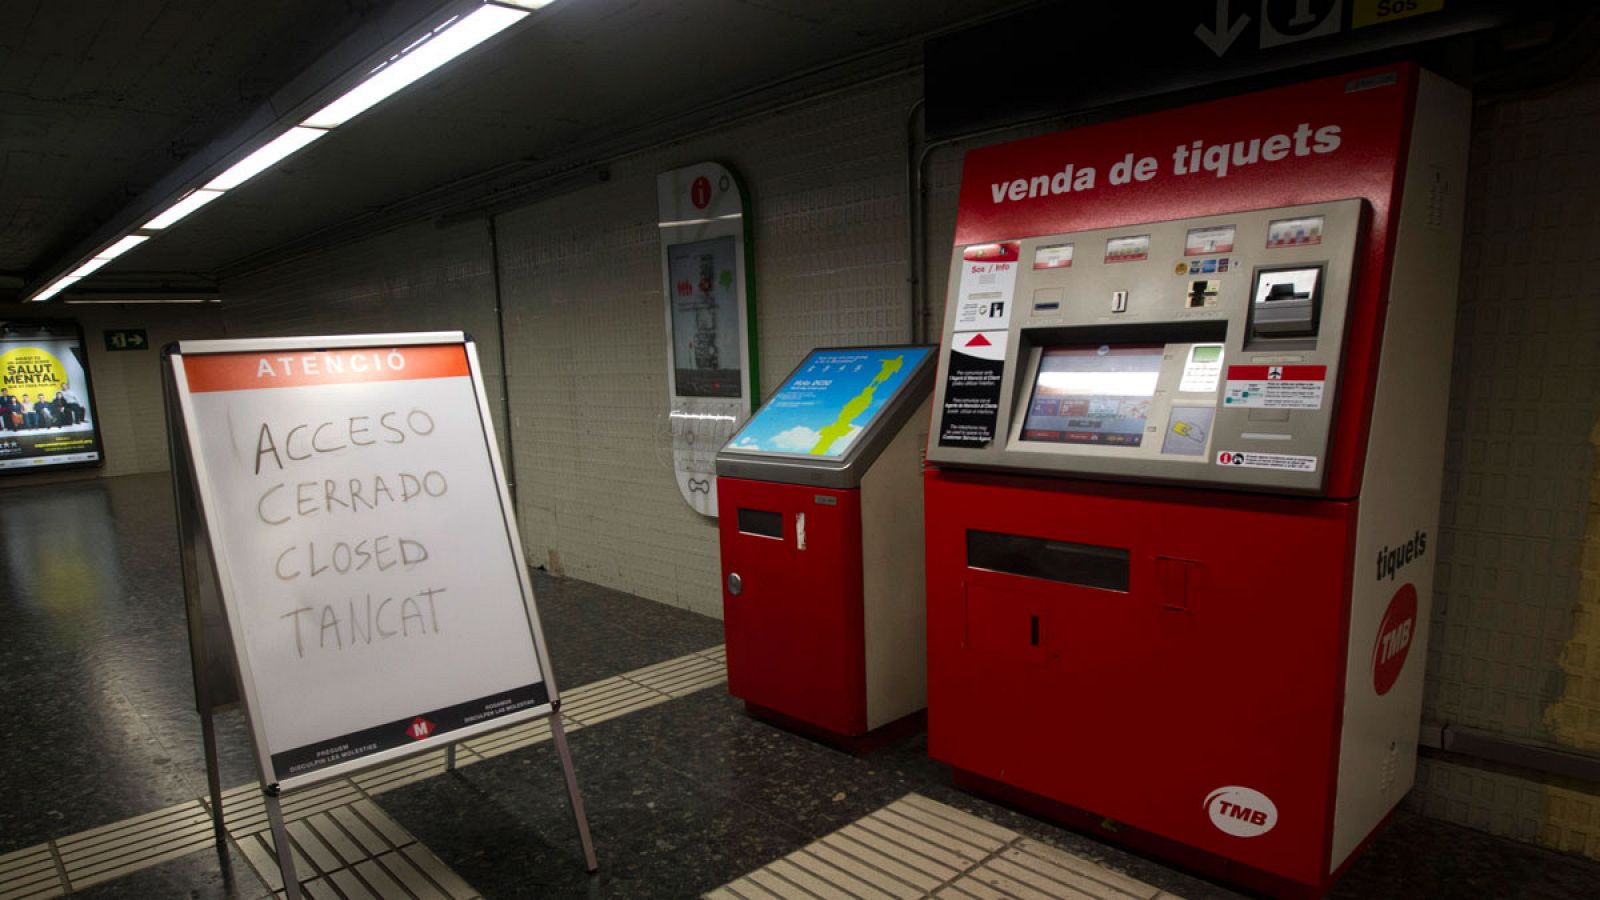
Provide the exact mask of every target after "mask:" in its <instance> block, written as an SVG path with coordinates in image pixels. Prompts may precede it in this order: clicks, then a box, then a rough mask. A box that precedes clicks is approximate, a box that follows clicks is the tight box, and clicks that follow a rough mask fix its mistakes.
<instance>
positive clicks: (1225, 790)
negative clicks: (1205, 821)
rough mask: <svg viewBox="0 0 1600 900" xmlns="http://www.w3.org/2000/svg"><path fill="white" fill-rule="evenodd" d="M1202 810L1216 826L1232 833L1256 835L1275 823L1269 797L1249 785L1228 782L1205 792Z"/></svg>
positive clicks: (1275, 808) (1246, 836)
mask: <svg viewBox="0 0 1600 900" xmlns="http://www.w3.org/2000/svg"><path fill="white" fill-rule="evenodd" d="M1206 814H1207V815H1209V816H1210V817H1211V824H1213V825H1215V826H1217V830H1219V831H1222V832H1224V833H1226V834H1231V835H1233V836H1234V837H1244V838H1251V837H1260V836H1261V835H1263V834H1266V833H1267V832H1269V831H1271V830H1272V828H1273V826H1275V825H1277V824H1278V807H1277V805H1276V804H1274V803H1273V802H1272V798H1270V797H1268V796H1267V795H1266V794H1263V793H1261V792H1260V791H1258V790H1254V789H1252V788H1247V787H1240V786H1238V785H1230V786H1228V787H1220V788H1217V789H1216V790H1214V791H1212V792H1211V793H1210V794H1209V795H1207V796H1206Z"/></svg>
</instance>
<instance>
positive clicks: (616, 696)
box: [0, 645, 727, 900]
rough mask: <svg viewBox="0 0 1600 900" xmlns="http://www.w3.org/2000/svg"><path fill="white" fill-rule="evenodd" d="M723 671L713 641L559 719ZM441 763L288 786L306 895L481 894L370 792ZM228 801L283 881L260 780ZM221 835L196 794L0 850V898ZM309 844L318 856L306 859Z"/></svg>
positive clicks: (566, 701) (577, 725)
mask: <svg viewBox="0 0 1600 900" xmlns="http://www.w3.org/2000/svg"><path fill="white" fill-rule="evenodd" d="M726 679H727V668H726V656H725V654H724V651H723V648H722V647H721V646H720V645H719V646H716V647H711V648H709V649H706V650H702V651H699V652H697V653H691V654H689V655H687V656H680V657H678V658H676V659H670V660H667V661H666V662H662V663H657V664H655V665H651V666H645V667H644V668H641V669H635V670H633V671H631V672H624V673H623V674H621V675H616V676H613V677H611V678H607V679H604V680H602V681H597V682H594V683H592V684H586V685H583V686H581V687H577V688H574V689H572V690H569V691H565V692H564V693H563V696H562V706H561V716H562V721H563V722H565V723H566V728H567V731H568V732H573V731H577V730H579V729H581V728H584V727H587V726H589V725H595V724H598V723H600V722H604V721H606V720H607V719H614V718H616V717H618V716H623V715H627V714H629V713H633V712H638V711H639V710H641V709H646V708H648V707H651V706H655V705H657V704H660V703H665V702H667V701H669V700H672V699H675V698H677V697H682V696H685V695H687V694H691V693H694V692H695V691H700V690H704V689H706V688H709V687H714V686H716V685H719V684H722V683H723V682H724V681H725V680H726ZM550 736H551V732H550V722H549V721H548V720H545V719H541V720H539V721H535V722H529V723H526V724H523V725H518V726H515V727H512V728H508V729H505V730H503V731H497V732H494V733H493V734H489V735H485V736H483V737H480V738H476V739H474V740H470V741H464V742H462V743H460V744H458V745H456V766H457V767H458V768H459V767H462V766H468V765H472V764H473V763H478V762H482V761H483V760H486V759H491V758H493V757H496V756H500V755H501V754H505V753H510V752H512V751H513V750H520V749H522V748H524V747H529V746H532V745H534V744H539V743H543V742H544V741H547V740H550ZM445 763H446V754H445V751H444V750H435V751H433V752H431V753H424V754H422V755H420V756H414V757H410V758H408V759H404V760H401V761H399V762H395V763H390V764H389V765H386V766H380V767H378V768H375V769H369V770H367V771H364V772H361V773H358V774H356V775H353V776H351V777H350V778H341V779H337V780H334V781H330V782H327V783H324V784H320V785H317V786H316V787H313V788H307V789H306V790H303V791H297V792H295V793H292V794H287V795H285V796H284V798H283V817H284V820H285V821H286V822H289V823H291V824H290V826H289V833H290V840H291V842H292V843H293V844H294V845H295V848H294V849H295V851H296V858H295V864H296V866H299V867H300V868H298V869H297V873H298V874H299V875H300V877H301V880H302V881H303V882H307V883H308V890H309V891H314V892H313V893H311V894H310V896H313V897H319V898H321V897H328V898H333V897H346V898H350V900H355V898H363V897H369V896H379V897H416V898H435V897H438V898H450V900H461V898H464V897H472V896H476V894H474V893H473V892H472V889H471V888H470V887H467V886H466V885H465V883H464V882H461V880H460V878H459V877H457V876H456V875H455V874H454V873H453V872H451V871H450V870H449V868H448V867H446V866H444V864H443V863H440V862H439V861H438V860H437V859H436V858H434V856H433V854H432V853H430V852H429V851H428V849H427V848H426V847H423V846H422V845H421V844H419V843H417V841H416V839H415V838H413V837H411V836H410V835H409V834H408V833H406V832H405V831H404V830H403V829H401V828H400V826H399V825H396V824H395V823H394V822H393V820H391V819H389V818H388V817H387V816H385V815H383V813H382V811H380V810H379V809H378V807H377V806H376V805H375V804H374V803H373V802H372V800H371V798H372V797H373V796H376V795H378V794H382V793H383V792H385V791H389V790H392V789H394V788H397V787H400V786H402V785H406V784H411V783H412V782H415V781H420V780H422V779H424V778H431V777H433V776H434V775H438V774H441V773H442V772H444V771H445V770H446V765H445ZM578 763H579V764H580V765H581V764H582V760H581V759H580V760H579V761H578ZM222 805H223V812H224V816H223V821H224V823H225V824H226V825H227V827H228V833H229V835H230V837H232V838H233V840H234V841H235V842H236V843H237V844H238V845H239V848H240V849H241V850H242V851H243V852H244V854H245V857H246V858H247V859H248V860H249V861H250V864H251V865H252V867H254V868H255V869H256V870H257V871H259V872H260V873H261V876H262V878H263V879H265V880H266V881H267V882H268V883H269V884H271V885H272V886H273V888H274V890H278V891H280V893H281V889H282V887H283V885H282V879H281V878H280V877H279V875H278V865H277V860H276V858H275V857H274V856H273V851H272V843H271V835H270V834H269V833H268V825H267V813H266V807H265V805H264V804H263V802H262V798H261V788H260V786H259V785H255V784H248V785H242V786H240V787H236V788H231V789H228V790H225V791H223V793H222ZM380 823H381V824H380ZM341 829H342V830H341ZM362 829H365V830H362ZM358 831H359V836H358ZM369 833H370V834H373V835H376V836H378V838H380V840H379V841H378V842H376V843H374V842H369V841H367V840H363V839H362V837H361V836H365V835H368V834H369ZM352 841H353V843H352ZM213 844H214V838H213V832H212V825H211V815H210V798H209V797H206V798H201V799H197V800H190V801H187V802H185V803H180V804H178V805H176V806H170V807H167V808H166V809H161V810H156V811H155V812H151V813H146V814H145V815H142V816H135V817H133V818H131V819H125V820H123V821H120V822H114V823H111V824H109V825H104V826H101V827H99V828H91V829H89V830H87V831H82V832H79V833H77V834H74V835H70V836H68V837H64V838H58V839H56V840H54V841H51V842H49V843H48V844H40V845H38V846H35V847H28V848H25V849H22V850H17V851H15V852H12V853H7V854H4V855H0V900H47V898H51V897H60V896H63V895H64V894H67V893H68V892H69V891H70V890H83V889H85V888H87V887H90V886H92V885H96V884H101V883H103V882H107V881H111V880H113V879H116V878H120V877H122V876H124V875H129V874H132V873H134V872H138V871H141V870H143V869H148V868H150V867H151V866H155V865H159V864H161V863H163V862H167V861H169V860H173V859H177V858H178V857H181V856H186V855H188V854H190V853H194V852H196V851H199V850H203V849H205V848H207V847H210V846H212V845H213ZM358 847H359V848H362V849H364V850H365V851H367V853H366V855H365V856H362V857H360V859H359V860H356V861H354V862H352V861H351V858H350V857H348V856H347V855H346V853H345V851H354V850H355V849H356V848H358ZM306 856H309V857H310V861H305V857H306ZM452 879H453V881H452ZM313 885H314V887H313ZM374 891H375V892H376V893H374ZM407 892H409V893H407Z"/></svg>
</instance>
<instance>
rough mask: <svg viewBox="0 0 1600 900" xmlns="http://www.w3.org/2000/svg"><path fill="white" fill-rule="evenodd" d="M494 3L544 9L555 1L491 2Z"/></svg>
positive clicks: (503, 0) (496, 0)
mask: <svg viewBox="0 0 1600 900" xmlns="http://www.w3.org/2000/svg"><path fill="white" fill-rule="evenodd" d="M490 2H493V3H503V4H505V5H506V6H518V7H521V8H523V9H544V8H545V7H546V6H549V5H550V4H552V3H554V2H555V0H490Z"/></svg>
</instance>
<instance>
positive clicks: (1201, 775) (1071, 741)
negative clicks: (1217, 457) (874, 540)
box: [925, 470, 1355, 886]
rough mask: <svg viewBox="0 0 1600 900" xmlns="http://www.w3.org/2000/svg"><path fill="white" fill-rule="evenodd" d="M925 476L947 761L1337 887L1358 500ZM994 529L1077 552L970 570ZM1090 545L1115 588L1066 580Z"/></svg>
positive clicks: (942, 749)
mask: <svg viewBox="0 0 1600 900" xmlns="http://www.w3.org/2000/svg"><path fill="white" fill-rule="evenodd" d="M925 486H926V495H925V496H926V503H927V522H928V528H927V534H928V545H927V559H928V669H929V672H928V700H929V702H928V743H929V751H930V753H931V754H932V755H933V756H934V757H935V758H936V759H939V760H941V761H943V762H947V763H949V764H951V765H952V766H954V767H955V768H957V769H959V770H963V771H965V772H967V773H969V774H970V775H972V776H974V777H978V778H983V779H987V780H989V781H991V782H993V783H995V784H997V785H1004V786H1006V787H1008V788H1011V789H1015V790H1018V791H1021V792H1024V793H1027V794H1031V795H1034V796H1037V797H1040V798H1044V799H1047V800H1050V801H1054V802H1056V803H1060V804H1063V805H1065V806H1070V807H1075V808H1077V809H1082V810H1089V811H1092V813H1093V814H1094V815H1096V816H1101V817H1106V818H1110V819H1114V820H1116V821H1118V822H1121V823H1124V824H1125V825H1126V826H1127V827H1129V828H1132V829H1136V830H1138V831H1141V832H1146V833H1148V834H1151V835H1154V836H1158V837H1160V838H1162V839H1164V840H1166V841H1170V842H1172V845H1173V846H1179V847H1186V848H1192V849H1193V850H1195V851H1198V852H1200V853H1204V854H1209V855H1213V856H1217V857H1220V858H1222V859H1226V860H1231V861H1232V862H1233V863H1234V864H1236V865H1238V866H1241V867H1245V868H1249V869H1255V870H1259V871H1260V872H1263V873H1266V874H1268V875H1271V876H1272V877H1274V878H1278V879H1283V880H1284V881H1286V882H1290V883H1297V884H1302V885H1309V886H1317V885H1322V884H1325V883H1326V878H1327V873H1328V872H1329V870H1330V868H1331V866H1330V860H1329V858H1328V857H1329V852H1330V851H1329V846H1330V833H1331V827H1332V816H1333V801H1334V785H1335V779H1336V775H1337V772H1338V740H1339V719H1340V710H1341V708H1342V703H1343V701H1342V696H1343V684H1344V674H1343V673H1344V659H1345V647H1344V637H1343V636H1344V634H1345V632H1346V621H1345V617H1346V615H1347V599H1346V598H1347V597H1348V596H1349V578H1350V574H1349V573H1350V542H1351V540H1352V536H1353V529H1354V521H1355V504H1354V503H1347V502H1332V501H1320V500H1307V499H1291V498H1275V497H1262V496H1251V495H1243V494H1240V495H1227V494H1222V495H1219V494H1217V493H1215V492H1207V494H1206V496H1204V497H1203V498H1200V497H1196V496H1195V495H1194V493H1192V492H1185V491H1182V490H1178V489H1163V488H1153V487H1134V486H1118V485H1110V484H1095V483H1083V482H1057V481H1042V480H1039V479H1023V478H1015V477H1007V476H997V475H978V474H964V473H952V472H946V471H940V470H929V471H928V473H927V476H926V479H925ZM986 535H987V536H993V535H1001V536H1016V537H1018V538H1020V539H1022V540H1031V541H1033V542H1034V543H1033V544H1032V545H1031V546H1032V550H1033V556H1034V557H1037V556H1039V555H1041V554H1042V555H1045V556H1057V555H1059V556H1060V557H1061V560H1059V561H1058V563H1059V564H1053V565H1054V568H1053V569H1050V568H1049V567H1046V568H1047V570H1048V571H1045V572H1044V574H1045V575H1048V576H1051V577H1035V576H1029V575H1024V574H1017V573H1016V572H1015V571H1008V569H1010V568H1011V567H1010V564H1009V562H1008V561H1007V559H1006V558H1005V557H1004V555H1003V554H1001V555H999V556H996V555H995V554H993V553H992V552H990V553H989V554H988V555H987V556H986V557H985V558H984V563H985V567H984V568H978V567H974V566H972V565H969V549H971V550H973V551H974V552H975V551H976V549H977V548H978V547H980V546H983V545H984V542H985V541H987V542H988V544H987V546H990V547H992V546H994V539H993V538H992V537H986ZM1006 539H1009V538H1006ZM969 542H971V543H970V544H969ZM1075 559H1081V560H1087V561H1088V562H1087V565H1088V566H1089V570H1088V571H1089V574H1090V575H1093V576H1094V577H1092V578H1086V579H1084V580H1087V581H1098V582H1099V583H1101V584H1102V585H1105V584H1107V583H1111V584H1113V586H1111V587H1106V586H1100V587H1090V586H1085V585H1084V584H1081V583H1068V581H1070V580H1071V579H1072V578H1073V577H1074V576H1073V571H1074V566H1075V565H1076V563H1074V562H1072V560H1075ZM1119 560H1120V561H1121V562H1120V563H1119ZM1029 565H1033V563H1029ZM1118 565H1123V566H1125V569H1122V570H1120V574H1121V576H1122V577H1123V578H1124V579H1125V582H1124V583H1122V584H1121V585H1120V587H1119V586H1116V585H1115V584H1114V582H1115V579H1110V580H1109V581H1108V579H1107V573H1108V572H1111V571H1112V570H1115V569H1116V568H1117V566H1118Z"/></svg>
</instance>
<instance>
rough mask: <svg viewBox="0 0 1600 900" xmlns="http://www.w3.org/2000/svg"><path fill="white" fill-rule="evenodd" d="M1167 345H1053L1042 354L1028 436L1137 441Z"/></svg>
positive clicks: (1027, 438) (1024, 428) (1111, 442)
mask: <svg viewBox="0 0 1600 900" xmlns="http://www.w3.org/2000/svg"><path fill="white" fill-rule="evenodd" d="M1164 349H1165V347H1164V346H1163V345H1160V344H1156V345H1149V346H1125V347H1108V346H1101V347H1052V348H1049V349H1047V350H1045V351H1044V352H1043V354H1042V355H1041V356H1040V359H1039V374H1038V376H1037V377H1036V378H1035V379H1034V382H1033V397H1032V399H1031V400H1030V401H1029V403H1028V414H1027V417H1026V418H1024V419H1023V422H1022V439H1023V440H1025V441H1049V442H1052V443H1057V444H1105V445H1110V446H1118V447H1137V446H1139V444H1140V442H1141V441H1142V440H1143V439H1144V423H1145V419H1146V418H1148V417H1149V415H1150V399H1151V398H1152V397H1154V396H1155V393H1156V379H1157V378H1158V377H1159V376H1160V374H1161V356H1162V352H1163V350H1164Z"/></svg>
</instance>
